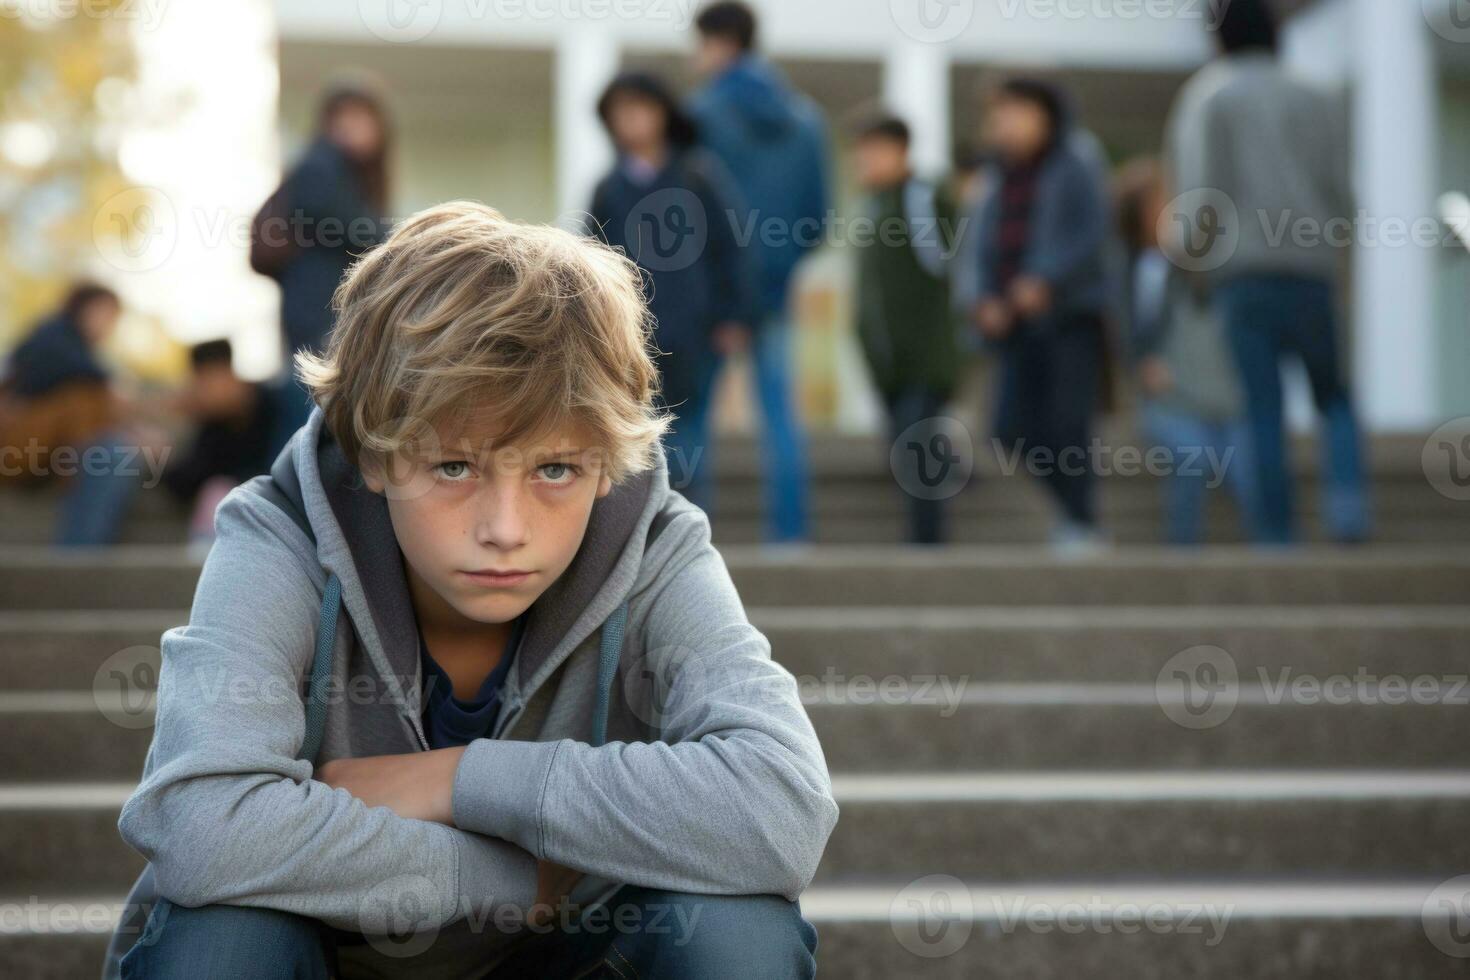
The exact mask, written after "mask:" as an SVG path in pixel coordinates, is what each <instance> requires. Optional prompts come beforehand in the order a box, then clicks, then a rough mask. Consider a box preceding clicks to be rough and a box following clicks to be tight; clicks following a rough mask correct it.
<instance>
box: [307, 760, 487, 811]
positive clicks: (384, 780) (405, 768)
mask: <svg viewBox="0 0 1470 980" xmlns="http://www.w3.org/2000/svg"><path fill="white" fill-rule="evenodd" d="M462 755H464V746H462V745H460V746H455V747H454V748H448V749H434V750H433V751H431V752H407V753H404V754H403V755H370V756H365V757H363V758H361V759H333V760H332V761H331V762H328V763H324V764H323V765H320V766H317V768H316V774H315V775H316V778H317V779H318V780H319V781H321V782H323V783H326V784H327V785H328V786H331V787H333V788H341V789H345V790H347V792H349V793H351V794H352V795H353V796H355V797H357V798H358V799H359V800H362V801H363V802H364V803H366V804H367V805H368V806H385V807H387V808H388V809H390V810H392V811H393V812H394V813H396V814H398V815H399V816H400V817H408V818H410V819H413V820H430V821H433V822H434V823H442V824H451V825H452V824H453V823H454V815H453V814H454V771H455V770H456V769H457V768H459V759H460V756H462Z"/></svg>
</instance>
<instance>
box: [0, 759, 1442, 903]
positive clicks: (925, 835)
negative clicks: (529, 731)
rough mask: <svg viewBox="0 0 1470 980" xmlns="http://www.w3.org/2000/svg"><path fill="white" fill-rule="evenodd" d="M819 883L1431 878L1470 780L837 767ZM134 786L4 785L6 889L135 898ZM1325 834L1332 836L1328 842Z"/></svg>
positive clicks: (1, 861)
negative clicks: (125, 818)
mask: <svg viewBox="0 0 1470 980" xmlns="http://www.w3.org/2000/svg"><path fill="white" fill-rule="evenodd" d="M833 789H834V793H835V795H836V797H837V801H838V805H839V806H840V808H841V810H842V817H841V819H840V820H839V821H838V826H837V829H836V831H835V832H834V834H833V837H832V839H831V842H830V843H829V844H828V847H827V851H826V853H825V855H824V857H823V859H822V865H821V869H820V871H819V875H818V877H819V880H821V881H824V882H825V881H829V880H831V881H846V880H855V879H871V878H873V877H892V876H897V875H911V876H919V875H923V874H931V873H944V874H950V875H958V876H960V877H968V876H979V877H984V878H986V879H988V880H991V881H996V882H1020V881H1039V880H1055V879H1059V878H1065V877H1067V876H1084V877H1088V878H1090V879H1094V880H1098V881H1139V880H1166V879H1169V880H1172V879H1177V878H1180V877H1184V878H1189V877H1195V878H1201V877H1221V878H1233V879H1237V880H1239V879H1242V878H1251V877H1259V876H1274V877H1278V878H1294V877H1312V876H1322V875H1347V876H1369V875H1378V876H1385V877H1391V876H1432V875H1435V874H1438V873H1440V872H1441V871H1443V870H1444V869H1447V868H1458V867H1464V866H1466V865H1467V863H1470V840H1467V839H1466V836H1465V834H1464V833H1463V828H1464V826H1465V821H1466V819H1467V818H1470V772H1466V771H1460V772H1446V773H1420V774H1406V773H1396V772H1378V771H1363V772H1355V773H1338V774H1327V773H1314V772H1290V773H1249V772H1232V773H1198V774H1168V773H1130V772H1111V773H1109V772H1097V773H1064V774H1048V775H1044V776H1042V775H1033V774H1019V775H1011V774H1004V773H956V774H950V775H911V774H908V773H881V774H873V775H868V776H859V775H852V774H842V773H839V774H837V775H836V776H835V777H834V778H833ZM131 791H132V786H131V784H129V783H126V782H118V783H71V784H68V783H38V784H29V785H24V784H22V785H9V786H0V831H3V835H4V837H5V838H6V839H9V840H17V841H26V842H27V843H26V846H25V847H21V848H10V849H6V850H5V851H3V852H0V880H3V881H6V882H7V883H8V884H9V886H10V887H11V888H13V889H20V890H25V891H31V892H34V893H37V894H42V893H46V892H48V891H56V890H76V889H93V890H102V889H109V890H118V891H126V889H127V887H128V886H129V885H130V884H131V883H132V881H133V880H134V879H135V878H136V876H137V874H138V872H139V871H140V870H141V869H142V865H143V862H142V860H141V858H140V857H139V856H138V855H137V854H135V853H134V852H133V851H132V850H131V849H130V848H129V847H128V846H127V845H126V844H124V843H123V842H122V840H121V839H120V838H119V836H118V834H117V817H118V812H119V810H120V808H121V806H122V803H123V801H124V800H126V799H127V796H128V794H129V793H130V792H131ZM1323 827H1331V828H1332V832H1331V833H1326V834H1324V833H1323V832H1322V828H1323Z"/></svg>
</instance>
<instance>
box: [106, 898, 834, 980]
mask: <svg viewBox="0 0 1470 980" xmlns="http://www.w3.org/2000/svg"><path fill="white" fill-rule="evenodd" d="M493 921H494V920H493V919H492V920H487V922H486V928H493V925H492V923H493ZM570 922H571V920H570V919H563V920H561V924H560V925H558V926H556V927H551V926H545V927H540V928H539V931H533V932H531V933H530V934H529V935H528V936H527V937H525V939H524V940H521V941H518V943H517V945H516V946H514V947H513V948H512V949H510V951H509V952H507V953H506V954H505V955H504V958H503V959H501V961H500V962H498V963H496V964H495V965H494V967H493V968H491V969H490V970H489V972H488V973H486V972H480V971H477V972H476V973H475V974H474V975H476V976H483V977H488V978H492V980H493V978H499V977H506V978H520V977H539V978H555V977H621V978H628V980H632V978H639V980H660V978H668V980H676V978H677V980H717V978H722V977H730V978H736V977H740V978H744V977H760V978H762V980H781V978H791V977H802V978H808V977H812V976H814V975H815V974H816V960H815V958H814V957H815V953H816V950H817V931H816V929H815V928H814V927H813V926H812V924H811V923H810V922H808V921H807V920H806V919H805V918H803V917H802V915H801V908H800V905H799V903H797V902H790V901H787V900H786V899H785V898H782V897H781V896H779V895H694V894H688V893H682V892H668V891H660V890H658V889H654V888H642V887H637V886H632V885H625V886H623V887H622V888H621V889H619V890H618V892H617V893H616V894H615V895H614V896H613V899H612V900H611V901H610V902H609V903H608V905H607V907H606V909H605V914H601V915H598V916H594V915H593V914H592V913H587V914H586V917H585V918H584V919H582V920H581V921H579V922H577V923H575V924H569V923H570ZM644 924H646V927H645V925H644ZM366 941H367V940H366V938H365V937H363V936H362V935H360V934H358V933H353V932H349V931H346V930H339V929H334V928H332V927H330V926H327V925H325V924H324V923H322V922H320V921H318V920H315V919H311V918H307V917H305V916H300V915H293V914H291V913H289V912H282V911H278V910H275V909H264V908H247V907H243V906H232V905H206V906H202V907H200V908H188V907H187V906H182V905H175V904H173V903H172V902H169V901H167V900H165V899H160V900H159V901H158V903H157V904H156V905H155V906H154V908H153V911H152V914H150V915H149V917H148V923H147V925H146V926H145V927H144V929H143V932H142V934H141V935H140V936H139V938H138V941H137V942H136V943H135V944H134V945H133V948H132V949H130V950H129V951H128V952H127V954H126V955H125V956H123V958H122V962H121V972H122V977H123V980H145V978H146V980H196V978H202V977H208V978H209V980H237V978H238V980H273V978H280V980H326V978H328V977H334V976H344V975H345V976H350V975H351V974H350V973H348V974H341V973H339V962H338V951H339V949H341V948H342V947H344V946H347V945H351V944H361V943H364V942H366ZM412 944H413V941H409V942H407V943H405V946H404V948H405V949H407V948H409V946H411V945H412ZM403 965H404V967H405V975H412V960H411V959H409V958H405V959H404V960H403Z"/></svg>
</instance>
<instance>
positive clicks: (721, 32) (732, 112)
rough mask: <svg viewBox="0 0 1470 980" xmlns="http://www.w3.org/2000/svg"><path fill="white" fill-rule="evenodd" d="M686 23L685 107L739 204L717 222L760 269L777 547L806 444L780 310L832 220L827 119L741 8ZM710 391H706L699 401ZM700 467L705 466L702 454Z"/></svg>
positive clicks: (792, 528) (794, 523)
mask: <svg viewBox="0 0 1470 980" xmlns="http://www.w3.org/2000/svg"><path fill="white" fill-rule="evenodd" d="M694 26H695V29H696V31H697V33H698V35H699V47H698V50H697V52H696V54H695V58H694V62H695V69H696V71H697V72H698V73H699V74H700V75H701V76H703V77H704V79H705V81H704V84H703V86H702V87H701V88H700V89H699V90H698V91H697V92H695V93H694V95H693V96H692V98H691V99H690V101H689V113H690V115H691V116H692V117H693V118H694V121H695V123H696V125H697V126H698V131H699V141H700V145H701V146H703V147H704V148H705V149H706V150H708V151H709V152H710V153H712V154H714V156H716V157H718V158H719V159H720V161H721V162H722V163H723V164H724V166H725V169H726V170H728V171H729V173H730V175H731V177H732V178H733V179H734V184H735V189H736V191H737V192H738V196H739V200H740V204H739V206H738V207H737V208H735V209H733V210H731V211H729V212H728V213H726V214H725V215H724V218H725V220H727V221H728V222H730V223H731V225H732V227H733V228H735V229H737V230H739V232H740V234H741V236H742V244H741V249H742V252H744V253H745V257H746V259H747V261H749V262H751V263H752V265H753V268H755V269H756V270H757V271H758V274H757V285H758V289H757V293H758V296H757V302H756V304H755V306H756V315H755V316H753V317H752V320H753V321H754V329H753V331H752V334H753V335H752V336H751V338H750V345H751V358H752V367H753V369H754V371H753V373H754V381H755V395H756V399H757V401H759V403H760V409H761V416H762V419H763V422H764V427H765V429H764V440H763V444H762V447H761V458H762V464H763V471H764V474H765V482H766V537H767V540H769V541H771V542H776V543H788V542H800V541H805V540H806V539H807V537H808V529H807V464H806V447H805V442H804V439H803V436H802V433H801V429H800V421H799V419H798V418H797V414H796V405H795V403H794V399H793V398H792V393H791V391H792V372H791V363H790V362H791V352H790V347H791V326H790V320H789V315H788V312H787V311H788V309H789V307H790V290H791V282H792V276H793V273H794V272H795V270H796V267H797V264H798V263H799V262H800V261H801V259H802V258H803V257H804V256H805V255H807V254H808V253H810V252H811V251H813V250H814V249H816V248H818V247H820V246H821V244H822V242H823V241H824V239H825V238H826V235H825V229H826V228H827V227H828V226H829V224H830V222H829V218H828V210H827V209H828V200H829V198H830V194H829V180H828V173H827V171H828V158H827V124H826V119H825V118H824V116H823V115H822V111H821V109H820V108H818V106H817V105H816V103H814V102H813V101H812V100H811V99H810V98H808V97H806V96H805V95H803V94H802V93H800V92H798V91H797V90H796V89H795V88H794V87H793V86H792V85H791V83H790V81H789V80H788V79H787V78H786V77H785V75H784V74H783V73H782V72H781V71H780V69H778V68H777V67H776V66H775V65H774V64H772V63H771V62H770V61H768V60H766V59H765V58H764V57H762V56H761V54H760V52H759V51H758V48H757V44H756V40H757V34H758V27H759V25H758V22H757V18H756V15H755V12H754V11H753V10H752V9H751V8H750V6H749V5H747V4H745V3H741V2H739V0H718V2H715V3H710V4H708V5H706V6H704V7H703V8H702V9H701V10H700V12H699V15H698V16H697V17H696V18H695V24H694ZM709 394H710V392H709V390H708V388H706V390H705V391H704V393H703V395H702V397H704V398H706V399H707V398H708V397H709ZM705 445H706V446H707V445H708V442H707V441H706V442H705ZM707 455H708V454H707V453H706V456H707ZM701 465H702V466H704V467H705V468H706V469H707V468H708V467H709V463H708V460H707V459H705V460H702V461H701ZM706 509H707V508H706Z"/></svg>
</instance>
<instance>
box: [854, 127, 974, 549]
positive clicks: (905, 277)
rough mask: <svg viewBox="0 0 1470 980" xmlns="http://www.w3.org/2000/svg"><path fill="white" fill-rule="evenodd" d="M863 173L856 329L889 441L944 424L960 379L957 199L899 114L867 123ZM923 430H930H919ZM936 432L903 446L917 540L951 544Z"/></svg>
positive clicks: (861, 146)
mask: <svg viewBox="0 0 1470 980" xmlns="http://www.w3.org/2000/svg"><path fill="white" fill-rule="evenodd" d="M854 153H855V159H856V162H857V167H856V170H857V179H858V183H859V184H861V185H862V187H863V190H864V191H865V192H866V194H867V196H866V199H865V200H864V203H863V208H864V213H865V217H866V218H867V219H868V220H869V221H870V222H871V227H872V228H873V234H871V235H863V236H862V238H861V239H860V240H856V241H854V244H855V245H856V246H858V270H857V281H858V287H857V333H858V339H859V341H860V342H861V344H862V348H863V353H864V355H865V357H866V358H867V362H868V368H869V370H870V371H871V373H872V376H873V381H874V383H875V385H876V386H877V388H878V393H879V396H880V397H881V398H882V400H883V406H884V409H885V410H886V412H887V414H888V438H889V442H890V444H891V443H893V442H894V441H896V440H897V439H899V438H900V437H904V434H905V433H906V432H908V433H909V434H910V437H911V436H912V435H913V434H914V433H913V432H911V431H910V427H912V426H915V425H920V424H921V423H923V424H925V425H930V424H933V423H934V422H936V421H937V420H938V418H939V416H940V413H941V412H942V411H943V410H944V406H945V404H946V403H947V402H948V400H949V398H950V396H951V395H952V394H953V393H954V388H955V385H956V384H957V383H958V381H959V365H960V357H959V350H958V345H957V343H956V338H955V320H954V317H953V314H952V312H951V306H950V296H949V269H948V260H949V257H950V255H951V253H952V250H953V247H954V244H955V242H954V227H955V220H956V214H955V209H954V205H953V204H951V203H950V201H949V199H948V198H947V196H946V195H944V194H943V193H941V191H940V190H939V188H937V187H935V186H934V185H933V184H930V183H929V182H927V181H924V180H921V179H919V178H918V177H916V176H915V175H914V173H913V170H912V169H911V167H910V165H909V127H908V125H907V124H906V123H905V122H904V121H903V120H902V119H899V118H898V117H896V116H891V115H887V114H883V115H878V116H875V117H873V118H870V119H868V120H865V121H864V122H862V123H861V124H860V125H859V126H858V127H857V131H856V142H855V146H854ZM919 431H920V432H924V430H923V429H921V430H919ZM935 434H937V431H936V432H924V435H923V436H922V437H921V438H919V439H915V440H913V444H912V445H910V446H901V447H897V448H896V450H895V452H896V455H897V458H898V459H901V460H903V461H904V465H905V467H906V469H904V470H902V471H900V475H901V480H900V485H901V486H902V488H903V489H904V491H905V502H906V504H907V507H908V521H909V540H910V542H912V543H914V544H943V543H944V537H945V533H944V531H945V529H944V502H943V500H942V499H938V498H932V497H931V496H929V495H926V494H923V493H922V483H921V481H922V480H923V479H924V478H925V471H926V470H928V469H929V468H930V467H932V465H933V461H932V460H929V459H927V456H926V455H925V453H926V452H927V450H926V449H925V447H927V446H929V444H930V438H931V436H933V435H935Z"/></svg>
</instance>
